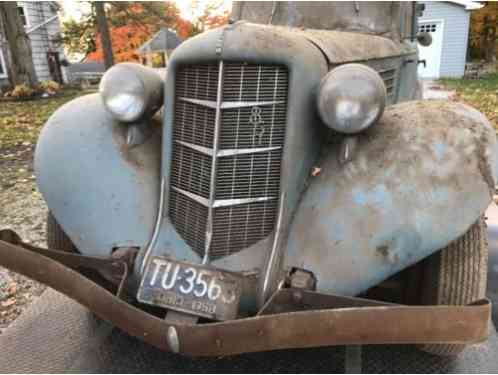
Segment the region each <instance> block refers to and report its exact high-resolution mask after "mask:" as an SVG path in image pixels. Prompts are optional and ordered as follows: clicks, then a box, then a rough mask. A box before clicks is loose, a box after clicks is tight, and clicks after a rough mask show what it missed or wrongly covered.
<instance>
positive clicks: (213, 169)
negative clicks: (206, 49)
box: [202, 61, 223, 264]
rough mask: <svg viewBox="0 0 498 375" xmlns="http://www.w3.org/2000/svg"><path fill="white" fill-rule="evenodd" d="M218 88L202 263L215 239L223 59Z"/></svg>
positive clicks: (205, 260)
mask: <svg viewBox="0 0 498 375" xmlns="http://www.w3.org/2000/svg"><path fill="white" fill-rule="evenodd" d="M218 69H219V70H218V89H217V96H216V115H215V118H214V140H213V161H212V162H211V181H210V184H209V185H210V187H211V190H210V192H209V207H208V218H207V227H206V244H205V247H204V258H203V259H202V263H203V264H206V263H207V262H209V257H210V250H211V243H212V241H213V216H214V201H215V199H216V171H217V166H218V150H219V147H220V128H221V100H222V98H223V61H220V65H219V68H218Z"/></svg>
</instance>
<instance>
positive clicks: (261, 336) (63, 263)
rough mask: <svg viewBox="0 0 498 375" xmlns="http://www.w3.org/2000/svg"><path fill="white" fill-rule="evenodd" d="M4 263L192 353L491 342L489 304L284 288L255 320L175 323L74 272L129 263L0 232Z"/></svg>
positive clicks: (159, 343) (134, 330)
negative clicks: (420, 302)
mask: <svg viewBox="0 0 498 375" xmlns="http://www.w3.org/2000/svg"><path fill="white" fill-rule="evenodd" d="M42 254H43V255H42ZM55 259H57V260H55ZM0 265H2V266H4V267H7V268H9V269H11V270H13V271H15V272H18V273H21V274H23V275H26V276H27V277H30V278H33V279H35V280H37V281H39V282H41V283H44V284H47V285H48V286H50V287H52V288H54V289H56V290H58V291H59V292H61V293H64V294H66V295H67V296H69V297H71V298H73V299H74V300H76V301H78V302H79V303H81V304H82V305H84V306H86V307H87V308H89V309H90V310H91V311H93V312H94V313H95V314H96V315H98V316H99V317H100V318H102V319H104V320H107V321H109V322H111V323H112V324H114V325H116V326H117V327H119V328H121V329H122V330H124V331H126V332H128V333H129V334H131V335H133V336H136V337H139V338H141V339H142V340H144V341H145V342H147V343H149V344H152V345H154V346H156V347H158V348H160V349H162V350H166V351H173V352H179V353H183V354H186V355H191V356H221V355H229V354H238V353H247V352H257V351H267V350H275V349H288V348H304V347H318V346H329V345H346V344H348V345H349V344H385V343H390V344H405V343H451V344H472V343H477V342H481V341H484V340H485V339H486V338H487V336H488V323H489V319H490V312H491V304H490V302H489V301H488V300H480V301H476V302H475V303H473V304H470V305H467V306H403V305H394V304H388V303H385V302H379V301H373V300H367V299H360V298H351V297H342V296H333V295H324V294H319V293H315V292H310V291H306V290H301V289H279V290H277V291H276V292H275V293H274V294H273V295H272V297H271V298H270V299H269V300H268V302H267V303H266V304H265V306H264V307H263V308H262V309H261V310H260V311H259V312H258V314H257V315H256V316H255V317H251V318H244V319H237V320H232V321H226V322H221V323H207V324H198V325H181V324H170V323H168V322H166V321H165V320H163V319H160V318H158V317H157V316H154V315H152V314H149V313H147V312H145V311H143V310H140V309H138V308H137V307H135V306H133V305H131V304H129V303H127V302H125V301H123V300H122V299H121V298H119V297H118V296H115V295H113V294H112V293H110V292H109V291H108V290H106V289H105V288H103V287H101V286H99V285H97V284H95V283H94V282H93V281H91V280H89V279H87V278H86V277H84V276H83V275H82V274H80V273H79V272H77V271H76V270H75V269H78V268H79V267H82V266H83V267H91V268H96V269H107V270H108V271H115V270H116V269H121V271H122V272H123V273H124V276H125V277H126V274H127V271H126V270H127V265H126V263H125V262H119V261H116V260H112V259H104V258H92V257H86V256H82V255H76V254H69V253H63V252H58V251H54V250H46V249H39V248H35V247H33V246H30V245H27V244H23V243H22V242H21V241H20V239H19V237H18V236H17V235H16V234H15V233H13V232H11V231H0ZM118 294H119V293H118Z"/></svg>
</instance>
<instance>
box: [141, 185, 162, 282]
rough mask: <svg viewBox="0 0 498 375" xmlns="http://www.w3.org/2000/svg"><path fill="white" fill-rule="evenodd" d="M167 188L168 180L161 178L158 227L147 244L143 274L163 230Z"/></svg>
mask: <svg viewBox="0 0 498 375" xmlns="http://www.w3.org/2000/svg"><path fill="white" fill-rule="evenodd" d="M165 187H166V179H165V178H164V177H163V178H161V192H160V193H159V209H158V211H157V217H156V225H155V226H154V232H153V233H152V237H151V239H150V241H149V243H148V244H147V248H146V249H145V255H144V258H143V260H142V264H141V265H140V273H141V274H143V273H144V270H145V266H146V265H147V263H148V261H149V258H150V254H151V253H152V248H153V247H154V245H155V244H156V241H157V237H158V236H159V231H160V229H161V224H162V219H163V212H164V198H165V195H166V191H165Z"/></svg>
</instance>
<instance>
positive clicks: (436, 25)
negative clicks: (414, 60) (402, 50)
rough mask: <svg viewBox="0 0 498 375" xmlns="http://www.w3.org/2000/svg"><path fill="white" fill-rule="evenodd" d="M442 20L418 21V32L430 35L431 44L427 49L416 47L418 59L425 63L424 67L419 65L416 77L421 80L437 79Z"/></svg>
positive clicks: (441, 41) (439, 62)
mask: <svg viewBox="0 0 498 375" xmlns="http://www.w3.org/2000/svg"><path fill="white" fill-rule="evenodd" d="M443 25H444V23H443V20H434V21H419V26H418V31H419V32H426V33H430V34H431V36H432V44H431V45H430V46H429V47H423V46H421V45H420V44H419V45H418V51H419V52H418V53H419V59H420V60H425V61H426V66H425V67H424V64H423V63H420V64H419V66H418V75H419V76H420V77H421V78H439V67H440V66H441V52H442V50H443Z"/></svg>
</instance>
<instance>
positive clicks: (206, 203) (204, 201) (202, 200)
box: [171, 186, 209, 207]
mask: <svg viewBox="0 0 498 375" xmlns="http://www.w3.org/2000/svg"><path fill="white" fill-rule="evenodd" d="M171 189H173V190H175V191H177V192H179V193H180V194H183V195H185V196H186V197H189V198H190V199H192V200H194V201H196V202H197V203H200V204H202V205H203V206H206V207H209V200H208V199H206V198H204V197H201V196H200V195H197V194H194V193H191V192H189V191H186V190H183V189H179V188H177V187H174V186H171Z"/></svg>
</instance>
